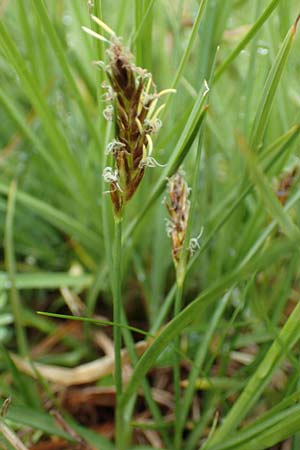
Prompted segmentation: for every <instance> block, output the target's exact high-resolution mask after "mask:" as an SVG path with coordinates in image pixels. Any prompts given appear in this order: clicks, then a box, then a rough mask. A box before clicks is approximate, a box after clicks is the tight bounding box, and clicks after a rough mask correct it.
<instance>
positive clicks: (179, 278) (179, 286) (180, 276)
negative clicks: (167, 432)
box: [173, 263, 185, 450]
mask: <svg viewBox="0 0 300 450" xmlns="http://www.w3.org/2000/svg"><path fill="white" fill-rule="evenodd" d="M180 266H181V264H180V263H179V265H178V267H177V270H176V297H175V303H174V317H176V316H177V315H178V314H179V313H180V310H181V308H182V295H183V285H184V279H185V271H184V270H182V269H183V268H180V269H179V267H180ZM175 349H176V350H178V351H176V352H175V356H174V369H173V376H174V394H175V395H174V396H175V429H174V437H175V439H174V449H175V450H180V442H181V434H180V432H179V433H178V430H179V424H180V419H181V401H180V336H177V338H176V341H175Z"/></svg>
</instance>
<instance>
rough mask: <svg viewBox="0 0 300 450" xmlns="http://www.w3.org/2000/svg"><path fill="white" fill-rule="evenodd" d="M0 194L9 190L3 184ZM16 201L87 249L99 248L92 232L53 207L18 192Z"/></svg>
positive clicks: (97, 237) (96, 237) (95, 235)
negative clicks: (72, 236) (76, 239)
mask: <svg viewBox="0 0 300 450" xmlns="http://www.w3.org/2000/svg"><path fill="white" fill-rule="evenodd" d="M0 192H1V193H2V194H4V195H8V192H9V188H8V186H6V185H5V184H3V183H0ZM16 196H17V201H18V202H19V203H20V204H22V205H24V206H25V207H26V208H29V209H31V210H32V211H34V212H35V213H36V214H38V215H39V216H41V217H42V218H43V219H44V220H47V221H48V222H49V223H51V224H52V225H54V226H55V227H57V228H58V229H60V230H62V231H64V232H66V233H69V234H71V235H73V234H74V236H76V237H77V238H78V239H80V241H81V242H82V243H84V245H85V246H86V247H87V248H94V249H95V248H97V247H98V246H99V236H98V235H97V234H96V233H95V232H93V231H92V230H90V229H88V228H86V227H85V226H84V225H82V224H81V223H80V222H78V221H77V220H75V219H73V217H70V216H68V215H67V214H65V213H63V212H61V211H59V210H58V209H56V208H54V207H53V206H51V205H49V204H47V203H45V202H43V201H42V200H38V199H37V198H34V197H32V196H31V195H29V194H27V193H25V192H22V191H18V192H17V194H16Z"/></svg>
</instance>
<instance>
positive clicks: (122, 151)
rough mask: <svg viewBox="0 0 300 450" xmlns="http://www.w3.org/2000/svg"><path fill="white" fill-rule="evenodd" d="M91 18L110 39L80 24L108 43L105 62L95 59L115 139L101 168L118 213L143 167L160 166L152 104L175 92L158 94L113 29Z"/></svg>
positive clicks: (133, 188)
mask: <svg viewBox="0 0 300 450" xmlns="http://www.w3.org/2000/svg"><path fill="white" fill-rule="evenodd" d="M91 18H92V20H93V21H94V22H95V23H96V24H97V25H99V26H100V27H101V28H102V29H103V30H104V31H105V33H107V34H109V35H110V39H111V40H108V39H107V38H106V37H104V36H102V35H100V34H98V33H96V32H95V31H93V30H91V29H89V28H87V27H82V28H83V30H84V31H85V32H86V33H88V34H89V35H90V36H92V37H94V38H96V39H99V40H100V41H104V42H106V43H108V44H109V48H108V50H107V52H106V53H107V55H108V58H109V61H108V65H106V64H105V63H104V62H102V61H99V62H97V64H98V65H100V67H102V68H104V70H105V72H106V74H107V78H108V81H109V83H107V82H104V83H103V84H102V86H103V88H104V89H105V94H104V96H103V97H104V100H105V101H106V102H107V107H106V108H105V109H104V111H103V115H104V117H105V118H106V119H107V120H110V121H113V122H114V124H115V138H114V140H113V142H111V143H109V144H108V146H107V153H111V154H112V155H113V159H114V164H113V167H105V168H104V170H103V177H104V180H105V181H106V182H107V183H109V184H110V191H109V192H110V194H111V199H112V203H113V206H114V212H115V214H116V215H117V216H120V215H121V214H122V209H123V207H124V206H125V204H126V203H127V202H128V201H129V200H130V199H131V198H132V197H133V195H134V193H135V192H136V190H137V188H138V186H139V185H140V183H141V181H142V178H143V176H144V173H145V167H155V166H159V165H160V164H158V163H157V162H156V161H155V159H154V158H153V157H152V156H151V154H152V147H153V144H152V139H151V135H152V134H155V133H157V132H158V131H159V129H160V127H161V121H160V120H159V118H158V114H159V112H160V110H161V109H162V108H163V106H164V105H161V106H160V107H159V108H158V109H156V104H157V102H158V100H159V99H160V98H161V97H162V96H163V95H165V94H169V93H171V92H176V91H175V89H165V90H163V91H161V92H159V93H158V92H157V90H156V86H155V84H154V82H153V80H152V75H151V73H149V72H147V71H146V70H144V69H141V68H140V67H136V66H135V65H134V64H133V63H132V55H131V54H130V53H129V52H128V51H127V50H126V49H125V47H124V46H123V45H122V44H121V41H120V38H118V37H117V36H116V34H115V33H114V31H113V30H112V29H111V28H109V26H108V25H107V24H105V23H104V22H102V21H101V20H100V19H98V18H97V17H95V16H91Z"/></svg>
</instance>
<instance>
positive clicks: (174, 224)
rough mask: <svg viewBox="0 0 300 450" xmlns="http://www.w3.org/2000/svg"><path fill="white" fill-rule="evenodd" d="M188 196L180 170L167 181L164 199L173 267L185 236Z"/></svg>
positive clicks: (188, 205)
mask: <svg viewBox="0 0 300 450" xmlns="http://www.w3.org/2000/svg"><path fill="white" fill-rule="evenodd" d="M189 194H190V188H189V187H188V185H187V182H186V181H185V179H184V174H183V171H182V170H180V171H179V172H177V173H175V174H174V175H173V176H172V177H171V178H169V179H168V200H167V199H165V200H164V203H165V205H166V208H167V210H168V213H169V217H170V218H169V219H168V220H167V233H168V236H169V237H170V238H171V241H172V256H173V261H174V264H175V266H177V264H178V263H179V261H180V257H181V252H182V249H183V244H184V240H185V236H186V229H187V224H188V218H189V211H190V201H189V199H188V197H189Z"/></svg>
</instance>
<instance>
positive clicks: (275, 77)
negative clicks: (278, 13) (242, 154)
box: [250, 16, 300, 151]
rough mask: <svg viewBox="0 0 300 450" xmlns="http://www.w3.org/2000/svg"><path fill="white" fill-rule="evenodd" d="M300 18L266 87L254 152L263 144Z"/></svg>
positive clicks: (257, 119)
mask: <svg viewBox="0 0 300 450" xmlns="http://www.w3.org/2000/svg"><path fill="white" fill-rule="evenodd" d="M299 18H300V16H298V17H297V19H296V21H295V23H294V24H293V26H292V27H291V28H290V30H289V32H288V33H287V35H286V38H285V40H284V41H283V43H282V46H281V48H280V50H279V53H278V55H277V57H276V59H275V61H274V63H273V65H272V68H271V70H270V73H269V76H268V78H267V81H266V84H265V86H264V89H263V94H262V98H261V101H260V105H259V107H258V111H257V114H256V117H255V121H254V125H253V130H252V134H251V139H250V147H251V148H252V149H253V150H254V151H256V150H258V149H259V147H260V145H261V144H262V140H263V137H264V133H265V130H266V127H267V124H268V118H269V115H270V111H271V108H272V105H273V102H274V98H275V93H276V90H277V88H278V84H279V81H280V79H281V77H282V73H283V70H284V68H285V65H286V63H287V59H288V56H289V53H290V51H291V49H292V45H293V42H294V39H295V34H296V29H297V23H298V21H299Z"/></svg>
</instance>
